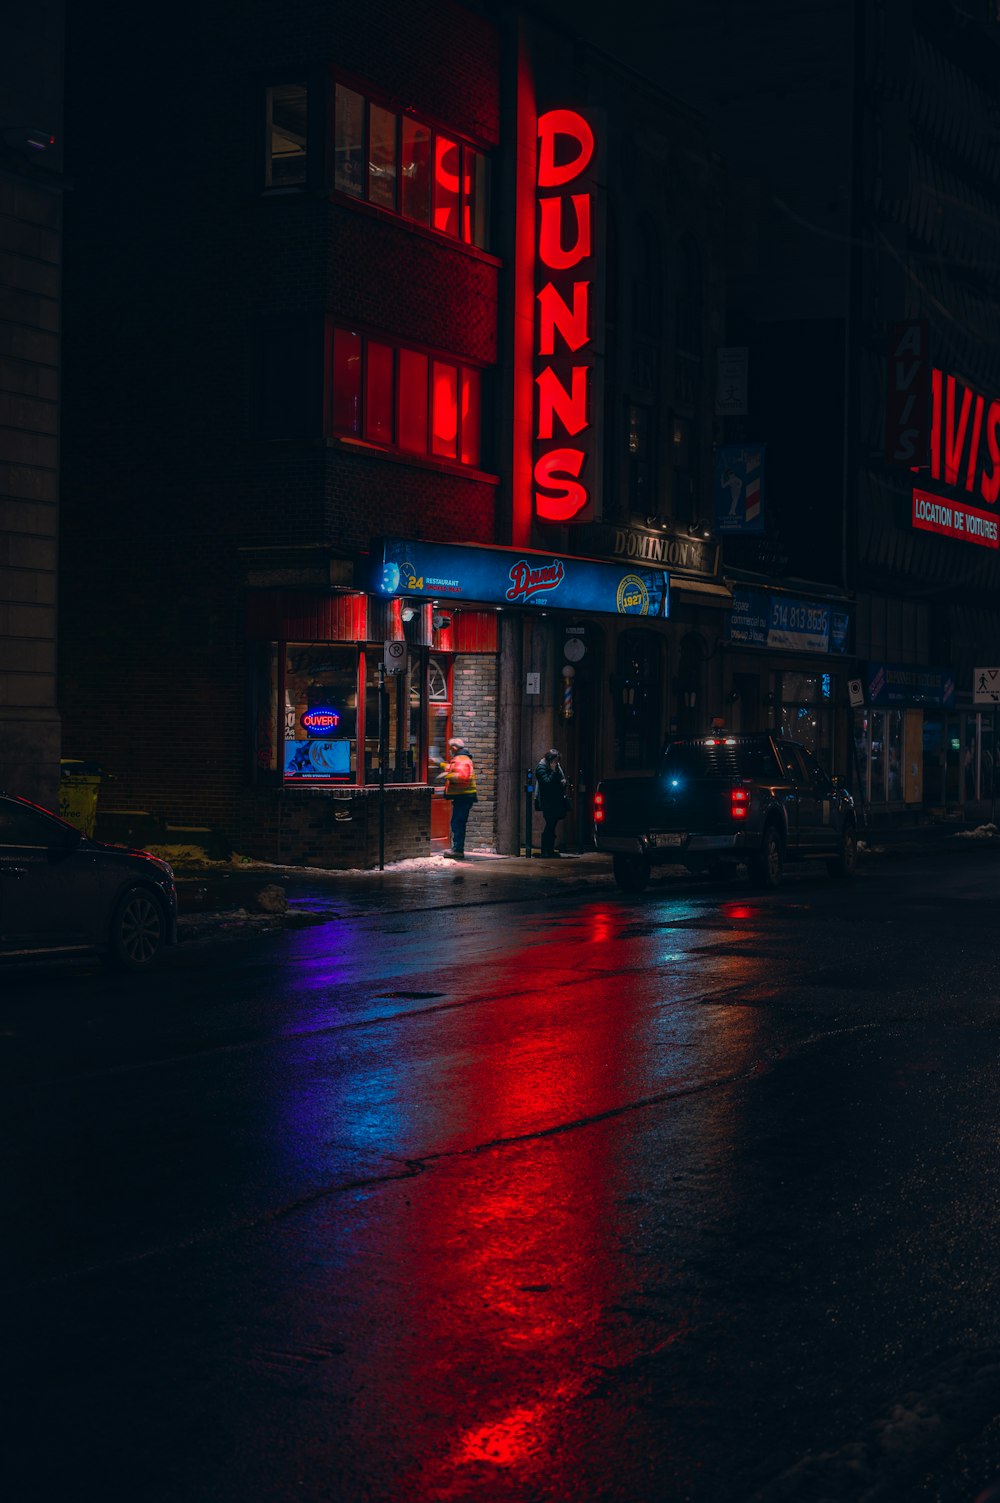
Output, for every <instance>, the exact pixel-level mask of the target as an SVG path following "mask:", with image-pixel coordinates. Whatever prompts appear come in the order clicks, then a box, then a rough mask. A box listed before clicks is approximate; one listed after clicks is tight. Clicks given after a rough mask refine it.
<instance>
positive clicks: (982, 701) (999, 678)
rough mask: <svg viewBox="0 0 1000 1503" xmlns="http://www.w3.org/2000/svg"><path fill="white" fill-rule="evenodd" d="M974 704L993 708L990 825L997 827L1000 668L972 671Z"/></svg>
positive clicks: (975, 669)
mask: <svg viewBox="0 0 1000 1503" xmlns="http://www.w3.org/2000/svg"><path fill="white" fill-rule="evenodd" d="M972 703H973V704H974V705H992V706H993V760H992V768H991V773H990V823H991V824H994V825H995V824H996V822H997V706H998V705H1000V668H974V669H973V670H972ZM980 791H982V790H980Z"/></svg>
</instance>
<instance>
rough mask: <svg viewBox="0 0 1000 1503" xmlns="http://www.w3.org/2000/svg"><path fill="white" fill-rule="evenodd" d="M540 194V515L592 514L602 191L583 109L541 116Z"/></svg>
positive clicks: (536, 433)
mask: <svg viewBox="0 0 1000 1503" xmlns="http://www.w3.org/2000/svg"><path fill="white" fill-rule="evenodd" d="M537 194H538V196H537V224H538V241H537V251H536V282H535V285H536V293H535V355H534V363H535V404H534V411H535V422H534V429H533V455H532V459H533V476H534V486H533V494H534V508H535V515H536V516H537V517H538V519H539V521H542V522H590V521H592V520H593V519H594V517H595V516H596V515H597V514H598V512H599V507H598V497H597V493H596V487H597V484H598V474H599V465H598V462H597V461H598V455H597V431H598V422H597V419H598V416H599V403H600V399H601V392H600V381H599V371H600V367H599V363H598V360H597V350H596V344H595V330H596V329H597V328H598V327H599V323H598V318H599V310H598V308H597V306H596V304H597V290H598V287H599V281H598V277H597V260H596V255H595V249H596V245H595V242H596V236H597V231H598V228H599V224H598V219H599V206H600V198H599V194H598V183H597V175H596V141H595V137H594V131H593V129H592V127H591V125H590V124H589V123H588V121H587V120H585V119H584V117H583V116H582V115H580V114H578V113H577V112H576V111H575V110H562V109H559V110H548V111H547V112H546V113H545V114H543V115H541V116H539V120H538V179H537Z"/></svg>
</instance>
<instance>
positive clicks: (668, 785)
mask: <svg viewBox="0 0 1000 1503" xmlns="http://www.w3.org/2000/svg"><path fill="white" fill-rule="evenodd" d="M594 843H595V845H596V846H597V849H598V850H599V851H610V852H611V854H612V856H613V858H614V872H615V880H616V882H617V883H618V886H619V887H620V888H621V889H622V891H623V892H641V891H642V889H643V888H644V887H645V886H646V884H647V882H648V881H649V875H650V871H651V869H652V867H654V866H658V865H659V866H662V865H665V864H667V863H669V864H671V865H680V866H686V867H687V868H688V870H689V871H692V872H696V873H708V874H709V875H710V876H713V877H718V878H720V879H725V878H726V877H728V876H730V875H732V874H733V873H734V872H735V869H736V867H737V866H738V865H740V864H745V865H746V868H747V871H748V874H749V877H750V880H751V881H752V882H754V883H756V884H757V885H759V886H762V887H777V886H778V884H779V883H780V881H781V877H782V870H783V867H784V863H785V860H786V858H790V859H795V860H798V859H802V858H804V857H810V856H822V857H825V858H826V861H827V865H828V868H829V870H830V872H831V874H832V875H834V876H841V877H849V876H851V875H852V874H853V872H854V868H855V866H856V864H857V855H858V836H857V826H856V822H855V814H854V800H853V799H852V797H851V795H850V793H849V792H848V791H847V789H846V788H844V787H843V786H842V784H841V783H840V782H839V781H838V780H837V779H836V778H831V777H829V776H828V775H827V773H825V772H824V770H823V768H822V767H821V766H820V765H819V763H818V762H817V761H816V758H815V757H814V756H813V754H812V752H810V751H807V750H806V748H805V747H804V746H800V745H799V743H798V742H797V741H785V740H782V739H781V738H779V737H777V736H772V735H770V734H768V733H766V732H760V733H756V734H753V735H749V734H748V735H742V736H740V735H727V734H725V733H724V732H719V733H718V734H715V735H712V736H702V737H696V738H692V739H690V740H686V741H671V742H669V743H668V744H667V747H666V750H665V751H664V753H663V760H662V762H661V764H660V769H659V771H658V772H657V773H655V774H654V776H652V777H640V778H610V779H602V781H601V782H600V783H599V784H598V787H597V792H596V794H595V796H594Z"/></svg>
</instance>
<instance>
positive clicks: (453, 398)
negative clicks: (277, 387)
mask: <svg viewBox="0 0 1000 1503" xmlns="http://www.w3.org/2000/svg"><path fill="white" fill-rule="evenodd" d="M330 366H331V371H332V384H333V389H332V392H331V394H330V401H329V411H330V427H331V429H332V432H333V433H334V434H336V435H338V436H340V437H344V438H358V439H364V440H365V441H366V442H368V443H372V444H378V445H379V446H380V447H382V448H386V449H396V450H398V451H399V452H400V453H403V454H415V455H422V456H425V457H428V458H432V459H442V460H445V461H450V462H451V463H454V464H465V465H471V466H478V465H479V463H480V455H481V442H480V424H481V410H482V400H481V392H480V383H481V373H480V372H479V371H478V370H476V369H475V368H474V367H472V366H468V365H462V364H460V363H459V362H457V361H455V360H449V359H448V358H447V357H446V356H437V355H434V356H428V355H426V354H424V353H423V352H422V351H420V350H412V349H408V348H406V347H405V346H403V345H396V344H392V343H389V342H388V341H384V340H379V339H374V338H369V337H368V336H367V335H362V334H356V333H354V332H352V331H351V330H349V329H334V331H333V358H332V360H331V362H330Z"/></svg>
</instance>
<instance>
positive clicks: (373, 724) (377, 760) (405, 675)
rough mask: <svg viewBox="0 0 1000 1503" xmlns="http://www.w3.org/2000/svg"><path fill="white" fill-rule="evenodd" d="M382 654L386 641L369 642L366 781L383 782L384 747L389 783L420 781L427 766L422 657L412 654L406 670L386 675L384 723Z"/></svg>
mask: <svg viewBox="0 0 1000 1503" xmlns="http://www.w3.org/2000/svg"><path fill="white" fill-rule="evenodd" d="M382 653H383V643H381V642H372V643H370V644H369V648H368V652H367V654H366V662H367V668H366V670H365V782H366V783H377V782H379V768H380V766H381V755H382V749H383V748H384V751H385V780H386V782H387V783H416V782H418V781H419V779H420V776H421V771H420V769H421V767H422V765H423V745H422V736H423V728H424V723H425V702H426V687H425V685H424V677H423V671H422V663H421V657H420V654H419V653H412V652H411V653H409V654H408V656H407V659H406V669H405V671H404V672H402V673H393V674H388V675H386V679H385V688H384V690H383V693H384V696H385V697H384V700H383V710H382V721H381V725H380V722H379V703H378V699H379V690H378V665H379V663H380V662H381V661H382ZM380 730H381V740H380V735H379V732H380Z"/></svg>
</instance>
